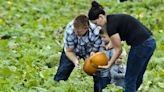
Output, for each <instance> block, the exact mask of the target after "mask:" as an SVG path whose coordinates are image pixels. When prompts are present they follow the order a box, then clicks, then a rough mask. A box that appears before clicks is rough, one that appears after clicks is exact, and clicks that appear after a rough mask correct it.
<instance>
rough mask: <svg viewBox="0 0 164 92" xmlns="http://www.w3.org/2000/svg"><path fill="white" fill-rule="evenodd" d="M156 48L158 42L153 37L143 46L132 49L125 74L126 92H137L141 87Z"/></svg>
mask: <svg viewBox="0 0 164 92" xmlns="http://www.w3.org/2000/svg"><path fill="white" fill-rule="evenodd" d="M155 48H156V41H155V39H154V38H153V36H151V37H150V38H149V39H148V40H146V41H145V42H143V43H142V44H140V45H137V46H134V47H131V49H130V52H129V56H128V61H127V69H126V74H125V92H136V91H137V89H138V88H139V87H140V85H141V84H142V80H143V75H144V73H145V70H146V67H147V65H148V63H149V60H150V58H151V56H152V55H153V52H154V50H155Z"/></svg>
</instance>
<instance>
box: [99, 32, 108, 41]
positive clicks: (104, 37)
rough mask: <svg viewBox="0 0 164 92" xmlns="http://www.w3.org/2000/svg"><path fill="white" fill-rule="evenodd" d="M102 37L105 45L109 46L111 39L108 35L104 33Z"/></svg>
mask: <svg viewBox="0 0 164 92" xmlns="http://www.w3.org/2000/svg"><path fill="white" fill-rule="evenodd" d="M100 36H101V39H102V41H103V42H104V43H105V44H108V43H109V41H110V38H109V36H108V34H106V33H104V34H101V35H100Z"/></svg>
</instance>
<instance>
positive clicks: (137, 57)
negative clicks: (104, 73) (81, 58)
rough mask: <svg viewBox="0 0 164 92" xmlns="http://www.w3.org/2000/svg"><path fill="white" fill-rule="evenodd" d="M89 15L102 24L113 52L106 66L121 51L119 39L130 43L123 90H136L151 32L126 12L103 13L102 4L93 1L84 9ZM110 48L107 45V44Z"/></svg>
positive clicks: (147, 56) (151, 43) (150, 48)
mask: <svg viewBox="0 0 164 92" xmlns="http://www.w3.org/2000/svg"><path fill="white" fill-rule="evenodd" d="M88 17H89V19H90V20H91V21H92V22H93V23H95V24H96V25H99V26H101V27H103V28H104V27H105V29H106V31H107V33H108V35H109V37H110V40H111V42H112V45H113V48H114V49H115V53H114V54H113V56H112V58H111V60H110V62H109V63H108V65H107V66H99V68H109V67H111V65H112V64H113V63H114V62H115V60H116V59H117V58H118V57H119V56H120V54H121V52H122V48H121V41H126V43H127V44H128V45H130V46H131V48H130V52H129V55H128V61H127V68H126V74H125V92H136V91H137V89H138V88H139V87H140V85H141V83H142V79H143V75H144V73H145V70H146V67H147V65H148V62H149V60H150V58H151V56H152V55H153V52H154V50H155V48H156V41H155V39H154V37H153V35H152V33H151V32H150V31H149V30H148V29H147V28H146V27H145V26H144V25H143V24H142V23H140V22H139V21H138V20H137V19H135V18H134V17H132V16H130V15H126V14H112V15H107V16H106V15H105V11H104V10H103V7H102V6H101V5H100V4H99V3H97V2H96V1H93V2H92V7H91V8H90V10H89V13H88ZM109 48H111V47H109Z"/></svg>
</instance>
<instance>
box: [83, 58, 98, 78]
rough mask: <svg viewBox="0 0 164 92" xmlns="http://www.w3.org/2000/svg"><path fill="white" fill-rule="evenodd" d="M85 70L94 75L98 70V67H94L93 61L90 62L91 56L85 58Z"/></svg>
mask: <svg viewBox="0 0 164 92" xmlns="http://www.w3.org/2000/svg"><path fill="white" fill-rule="evenodd" d="M83 70H84V71H85V72H86V73H87V74H88V75H92V74H93V73H95V72H96V68H95V67H93V66H92V65H91V62H90V58H87V59H86V60H85V63H84V66H83Z"/></svg>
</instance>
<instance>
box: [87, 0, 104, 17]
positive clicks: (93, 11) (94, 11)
mask: <svg viewBox="0 0 164 92" xmlns="http://www.w3.org/2000/svg"><path fill="white" fill-rule="evenodd" d="M100 14H103V15H105V11H104V10H103V7H102V6H101V5H100V4H99V3H97V2H96V1H92V6H91V8H90V10H89V13H88V17H89V20H95V19H98V18H99V15H100Z"/></svg>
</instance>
